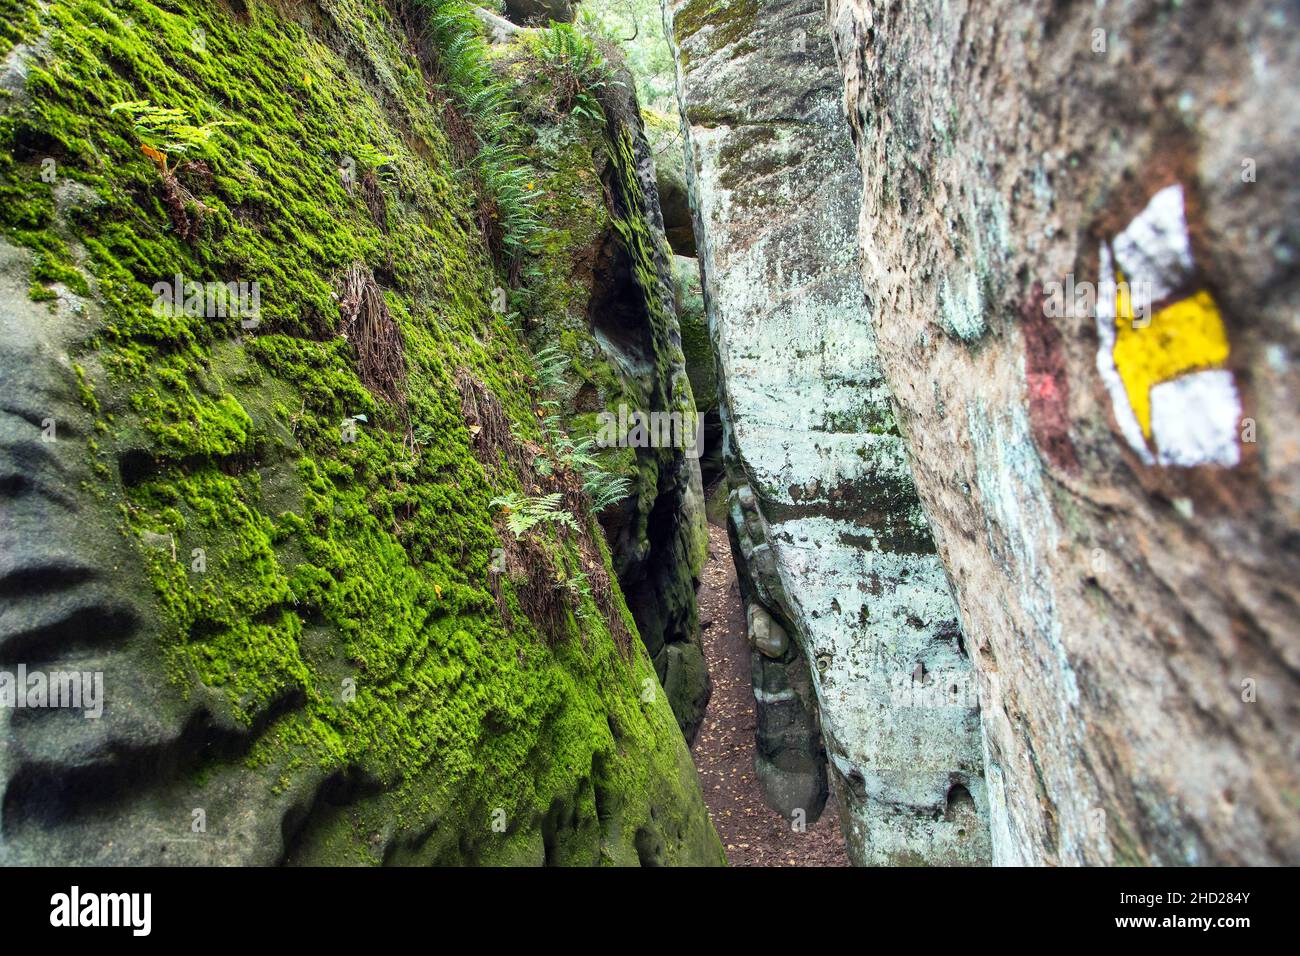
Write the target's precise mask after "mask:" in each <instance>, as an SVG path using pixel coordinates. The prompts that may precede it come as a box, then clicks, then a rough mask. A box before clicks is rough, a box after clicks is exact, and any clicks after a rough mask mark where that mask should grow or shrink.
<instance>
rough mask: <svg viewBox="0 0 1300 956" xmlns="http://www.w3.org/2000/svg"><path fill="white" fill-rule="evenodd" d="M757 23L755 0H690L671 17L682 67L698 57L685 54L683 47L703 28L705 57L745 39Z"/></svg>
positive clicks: (691, 53) (689, 53)
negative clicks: (706, 33) (705, 32)
mask: <svg viewBox="0 0 1300 956" xmlns="http://www.w3.org/2000/svg"><path fill="white" fill-rule="evenodd" d="M757 21H758V0H690V2H689V3H687V4H686V5H685V6H683V7H682V8H681V9H680V10H678V11H677V12H676V13H675V14H674V15H673V37H674V38H675V39H676V40H677V44H678V47H679V48H681V49H680V53H679V55H680V57H681V60H682V64H683V65H685V64H687V63H689V62H690V61H691V59H692V58H693V57H694V56H697V55H698V54H697V53H695V52H694V51H688V49H687V47H686V44H687V42H688V41H689V40H690V39H692V38H693V37H695V36H696V34H698V33H700V32H702V31H703V30H705V29H706V28H707V29H708V30H709V33H708V35H707V39H706V47H705V53H704V55H706V56H707V55H708V54H711V53H716V52H718V51H719V50H721V49H722V48H723V47H725V46H727V45H728V44H731V43H735V42H737V41H739V40H743V39H744V38H746V37H748V36H749V35H750V34H751V33H753V32H754V27H755V25H756V24H757Z"/></svg>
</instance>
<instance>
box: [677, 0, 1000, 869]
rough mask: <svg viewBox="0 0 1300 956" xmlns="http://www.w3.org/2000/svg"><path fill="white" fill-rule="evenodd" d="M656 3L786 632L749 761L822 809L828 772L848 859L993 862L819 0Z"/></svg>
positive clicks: (784, 805)
mask: <svg viewBox="0 0 1300 956" xmlns="http://www.w3.org/2000/svg"><path fill="white" fill-rule="evenodd" d="M665 22H666V25H667V28H668V30H669V33H670V34H671V38H672V41H673V44H674V47H675V54H676V58H677V63H678V70H679V77H678V84H679V95H680V98H681V105H682V111H683V115H684V117H685V126H686V131H687V156H688V162H687V172H688V176H689V178H690V186H691V197H692V203H693V206H694V212H695V216H696V238H697V248H698V252H699V257H700V263H701V270H702V273H703V277H704V297H705V300H706V303H707V310H708V319H709V326H710V331H711V334H712V337H713V341H714V347H715V350H716V354H717V362H718V368H719V372H720V379H721V381H720V383H719V384H720V388H721V389H722V396H721V398H722V402H721V404H722V412H723V423H724V426H725V448H724V453H725V456H726V461H727V472H728V478H729V481H730V483H731V486H732V488H733V491H732V495H731V509H730V510H731V517H730V521H729V524H730V531H731V535H732V540H733V546H734V547H733V550H734V552H735V553H736V555H737V563H738V566H739V568H740V571H741V589H742V596H743V598H744V600H745V601H746V603H747V605H757V606H758V607H756V608H755V609H754V613H753V614H751V619H752V618H759V619H760V620H761V619H763V618H767V617H769V616H770V619H771V620H772V623H774V624H775V625H776V626H778V627H780V628H781V629H782V630H783V631H784V632H785V633H786V634H787V635H788V637H789V646H788V647H786V648H785V652H784V653H783V654H779V655H776V656H773V652H776V651H777V650H778V649H779V645H780V643H781V642H780V641H779V640H776V641H773V640H772V639H771V638H772V635H773V634H774V631H773V630H772V628H771V627H770V626H766V625H765V626H764V627H763V628H762V631H763V634H762V638H763V644H764V645H766V646H765V648H763V649H760V650H756V651H755V652H754V654H755V658H754V659H755V695H756V698H757V701H758V706H759V730H758V737H759V754H760V759H759V761H758V771H759V776H760V780H761V781H762V783H763V786H764V789H765V791H766V793H767V795H768V798H769V800H771V802H772V803H773V805H774V806H776V807H777V808H778V809H781V810H782V811H783V812H787V813H790V812H792V811H793V810H794V809H799V808H800V807H799V806H798V805H797V804H792V801H794V800H803V801H807V803H806V805H804V806H803V807H801V808H802V809H804V810H805V811H806V812H807V813H808V815H809V817H810V818H815V816H816V814H817V813H819V812H820V810H821V804H822V803H823V802H824V800H825V782H824V781H825V779H826V776H827V775H829V779H830V782H831V785H832V786H834V787H835V788H836V793H837V797H838V799H839V804H840V806H841V807H842V808H843V819H842V823H843V829H844V832H845V836H846V840H847V842H848V845H849V851H850V856H851V857H852V858H853V859H854V861H855V862H858V863H861V864H866V863H897V862H930V863H942V862H961V863H977V862H986V861H987V860H988V857H989V836H988V830H987V824H986V814H987V799H986V794H985V789H984V777H983V768H982V760H981V747H980V734H979V717H978V710H977V707H976V706H975V704H974V701H973V696H972V695H970V694H967V693H964V691H965V690H969V684H970V680H969V673H970V671H969V668H970V664H969V661H968V659H967V657H966V652H965V647H964V644H963V640H962V636H961V633H960V629H959V628H958V626H957V612H956V608H955V607H954V605H953V603H952V600H951V597H950V594H949V590H948V585H947V582H946V580H945V577H944V572H943V569H942V567H941V566H940V563H939V558H938V556H937V555H936V554H935V553H934V546H933V542H932V540H931V537H930V533H929V530H928V527H927V524H926V520H925V517H924V515H923V513H922V511H921V508H920V504H919V502H918V501H917V499H916V495H915V491H914V489H913V485H912V480H911V477H910V474H909V472H908V468H907V462H906V454H905V450H904V445H903V442H902V440H901V438H900V437H899V434H898V431H897V429H896V427H895V424H894V417H893V414H892V411H891V408H890V402H889V393H888V388H887V386H886V383H885V381H884V378H883V375H882V372H881V366H880V359H879V356H878V354H877V350H876V346H875V340H874V336H873V335H872V331H871V325H870V321H869V319H870V316H869V313H868V310H867V309H866V308H865V306H864V299H863V291H862V284H861V281H860V276H859V270H858V266H857V241H856V223H857V219H858V196H859V195H860V193H861V180H860V176H859V174H858V171H857V168H856V163H855V158H854V154H853V151H852V144H851V142H850V139H849V135H848V129H847V124H846V122H845V121H844V119H843V116H842V113H841V109H840V106H839V102H840V98H841V97H840V86H841V81H840V77H839V74H838V72H837V67H836V64H835V58H834V54H833V50H832V48H831V45H830V42H829V38H828V36H827V35H826V29H825V21H824V19H823V14H822V8H821V5H820V3H818V2H813V0H788V2H754V0H733V2H730V3H712V2H706V0H680V2H679V0H668V2H667V3H666V4H665ZM764 650H766V651H767V652H768V653H764ZM819 728H820V733H818V729H819ZM823 749H824V754H823V752H822V751H823ZM827 763H828V767H827ZM828 770H829V774H828Z"/></svg>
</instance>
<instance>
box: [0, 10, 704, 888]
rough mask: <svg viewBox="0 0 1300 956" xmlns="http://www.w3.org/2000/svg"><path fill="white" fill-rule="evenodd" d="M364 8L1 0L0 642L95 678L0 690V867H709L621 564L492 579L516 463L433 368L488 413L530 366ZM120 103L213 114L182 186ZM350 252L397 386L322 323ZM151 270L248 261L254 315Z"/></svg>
mask: <svg viewBox="0 0 1300 956" xmlns="http://www.w3.org/2000/svg"><path fill="white" fill-rule="evenodd" d="M398 7H399V5H395V4H388V5H383V6H381V5H377V4H373V3H367V2H362V0H319V2H317V3H314V4H292V3H269V2H261V0H244V2H239V3H234V4H227V3H220V2H208V0H204V2H197V0H173V2H169V3H167V4H165V5H161V4H155V3H150V2H146V0H75V2H74V0H67V2H64V0H54V2H36V0H4V2H3V3H0V11H2V12H3V14H4V15H3V17H2V18H0V20H2V21H3V24H4V27H3V31H0V57H3V67H2V68H0V72H2V74H3V75H2V78H0V89H3V91H4V92H3V94H0V95H2V96H3V99H2V100H0V230H2V231H0V314H3V321H4V324H3V327H2V328H0V376H3V379H4V382H3V387H4V391H5V395H6V403H5V407H4V408H3V409H2V410H0V456H2V457H0V477H2V479H3V480H0V494H3V496H4V498H5V500H4V502H3V519H2V520H0V554H3V556H4V557H3V564H2V565H0V580H3V582H4V587H5V593H6V602H7V603H6V607H5V613H4V615H3V616H2V617H0V655H2V656H3V657H4V661H5V667H6V668H9V669H12V668H14V667H16V666H17V665H18V664H20V663H21V664H24V665H26V666H27V667H29V668H33V669H35V668H43V669H45V670H74V669H75V670H77V671H85V672H90V673H94V672H98V673H102V675H103V687H104V710H103V714H102V716H101V717H100V718H98V719H87V718H85V717H84V716H83V715H82V713H80V712H77V711H72V710H69V709H66V708H65V709H57V710H56V709H48V710H11V709H5V710H3V711H0V720H2V721H3V724H2V725H0V727H2V730H0V732H2V733H3V739H4V746H3V747H0V782H2V783H3V787H4V799H3V804H2V811H0V812H2V813H3V818H2V820H0V861H2V862H5V863H90V862H94V863H198V862H204V863H259V864H261V863H380V862H388V863H447V864H469V863H531V864H543V863H587V864H597V863H614V864H622V863H631V864H635V863H637V862H641V863H647V864H659V863H696V864H717V863H721V862H722V854H721V848H720V845H719V843H718V840H717V837H716V835H715V834H714V832H713V829H712V826H711V824H710V823H709V821H708V817H707V813H706V810H705V808H704V805H703V802H702V800H701V798H700V794H699V789H698V783H697V781H696V778H695V771H694V769H693V767H692V765H691V763H690V758H689V755H688V753H687V750H686V746H685V744H684V742H683V740H682V737H681V735H680V733H679V730H678V726H677V723H676V721H675V720H674V717H673V714H672V712H671V710H670V708H669V706H668V703H667V701H666V700H665V697H664V695H663V694H662V693H647V692H646V689H647V688H654V687H657V681H656V674H655V670H654V667H653V665H652V662H651V660H650V658H649V656H648V655H647V654H646V653H645V651H644V649H643V648H642V646H641V644H640V642H639V641H637V640H632V641H631V642H630V645H629V646H626V647H621V646H620V643H619V642H618V641H616V639H615V638H614V637H613V636H611V631H612V630H613V631H622V632H624V633H628V632H630V633H631V634H632V635H633V636H634V637H635V635H636V630H635V626H634V623H633V621H632V618H631V615H630V614H629V613H628V612H627V609H626V606H625V604H624V602H623V600H622V597H621V594H619V593H618V592H617V590H616V591H615V601H614V605H615V609H614V614H615V615H616V617H617V618H618V620H615V619H613V618H610V617H608V616H603V615H602V614H601V613H600V612H599V611H598V609H593V608H591V607H585V606H584V607H580V608H575V609H574V610H573V611H572V612H566V614H565V616H564V619H563V620H562V621H561V622H560V625H559V628H558V631H555V630H554V629H553V630H552V631H550V632H546V633H544V629H543V628H540V627H538V626H536V625H534V624H533V623H532V622H531V621H530V619H529V617H528V616H527V613H526V611H527V609H526V608H525V607H524V606H523V604H522V603H521V601H520V598H519V595H518V594H517V593H516V587H515V583H514V581H513V580H512V579H510V578H509V577H506V578H505V580H504V581H503V582H502V583H501V585H500V587H499V588H498V589H497V590H498V593H497V594H494V593H493V588H492V587H491V586H490V582H491V581H492V574H493V568H492V566H493V562H494V560H495V555H497V554H499V553H500V552H499V550H498V549H500V548H501V547H502V537H501V535H502V532H501V530H500V529H499V527H498V526H497V524H495V523H494V513H493V509H492V508H491V506H490V501H491V499H492V498H493V496H494V495H496V494H499V493H501V492H502V491H503V490H505V489H507V488H509V487H512V486H513V485H515V484H517V480H516V478H515V477H514V476H513V475H512V474H511V473H510V471H509V469H508V467H507V465H506V463H505V462H502V463H501V467H499V468H498V467H496V466H495V465H492V464H489V465H487V466H485V465H484V464H481V462H480V458H479V457H478V456H476V455H475V453H474V442H475V434H474V433H472V432H471V430H470V429H469V428H467V425H466V422H465V418H464V416H463V413H462V409H461V400H460V394H459V391H458V387H457V382H458V378H459V377H462V376H465V375H468V376H469V377H471V378H472V379H473V380H475V381H476V382H478V383H481V385H482V387H483V388H484V389H485V390H486V391H487V392H489V393H491V394H492V395H494V396H495V397H496V398H497V399H498V400H499V401H500V403H501V405H502V407H503V408H504V410H505V412H506V414H507V415H508V417H509V419H510V420H511V421H512V422H513V425H514V429H515V431H516V433H517V434H518V435H519V436H520V439H521V440H538V439H539V435H538V426H537V420H536V413H535V409H534V401H535V396H533V395H532V394H531V393H530V391H529V389H528V388H527V387H526V384H527V381H528V377H529V374H530V372H529V365H528V360H527V350H526V346H525V343H524V342H523V340H522V339H521V337H520V336H519V334H518V333H517V332H516V331H515V330H513V329H512V328H511V327H510V326H509V325H508V323H507V322H506V321H505V319H504V317H503V316H502V315H501V314H500V313H498V312H495V311H493V309H492V303H493V289H494V288H495V287H496V286H497V285H498V283H499V282H500V281H501V278H500V275H499V273H498V272H497V270H496V269H494V266H493V262H492V258H491V256H490V254H489V251H488V247H487V244H486V242H485V240H484V238H483V232H482V230H481V229H480V228H479V223H478V222H477V221H476V216H475V211H476V210H475V207H474V203H473V199H472V190H471V189H470V188H469V187H468V186H467V180H468V177H467V176H466V174H465V171H464V170H462V169H460V168H459V165H458V162H457V160H456V159H455V157H456V156H457V151H456V150H455V149H454V148H453V144H452V142H451V141H449V138H448V134H447V125H446V123H447V115H448V113H447V110H446V109H445V104H444V102H443V101H442V100H441V99H440V98H439V97H438V96H437V95H436V94H431V86H430V83H429V79H428V76H427V75H426V68H427V64H422V61H421V59H420V58H419V57H417V55H416V54H415V53H414V52H412V51H416V50H418V49H419V48H420V43H419V42H417V40H418V38H417V37H416V36H415V35H414V34H412V33H409V32H408V28H407V27H406V26H405V25H404V24H405V23H407V22H408V20H407V16H408V15H409V14H410V12H411V11H410V9H409V8H407V7H404V6H402V7H401V8H400V9H396V8H398ZM395 10H396V12H394V11H395ZM409 22H414V20H413V19H412V20H411V21H409ZM143 100H148V101H149V102H150V103H151V104H152V105H153V106H161V107H168V108H174V109H178V110H182V111H184V113H185V114H186V115H187V116H188V117H190V118H191V119H192V122H193V123H194V124H195V125H204V124H212V125H211V128H210V132H211V134H212V135H211V139H210V141H209V142H208V144H207V145H206V146H201V147H198V148H196V149H194V150H193V151H192V152H190V153H188V154H185V155H181V154H179V153H177V154H174V155H172V156H170V157H169V162H168V170H169V174H170V173H174V174H175V180H174V181H175V183H176V184H177V185H179V186H181V187H183V189H184V190H185V193H177V192H175V191H174V190H172V188H171V186H170V185H169V184H168V181H167V179H166V177H165V176H164V174H163V173H162V172H161V171H160V169H159V167H158V165H157V164H156V163H155V162H154V161H152V160H151V159H150V158H148V157H147V156H146V155H144V154H143V153H142V150H141V144H140V141H139V137H138V135H137V133H136V131H135V130H133V128H132V124H131V123H130V122H129V121H128V119H127V118H126V117H125V115H124V114H123V113H122V112H120V111H119V112H118V113H116V114H115V113H113V112H112V107H113V106H114V105H115V104H118V103H123V102H130V101H143ZM216 124H220V125H216ZM373 156H382V157H385V161H384V162H383V163H382V164H379V165H382V174H381V175H378V176H376V177H373V178H372V179H369V180H368V181H367V182H366V183H365V188H362V184H361V180H363V179H365V176H364V174H365V173H367V172H373V171H375V170H368V169H367V157H373ZM184 160H193V161H194V162H195V163H196V165H193V166H188V167H185V166H183V165H182V162H183V161H184ZM200 162H201V164H202V165H198V163H200ZM353 172H356V173H357V175H358V179H357V180H355V181H354V180H352V179H351V178H350V176H351V174H352V173H353ZM177 197H180V199H181V201H180V202H179V203H177V202H176V201H175V200H176V199H177ZM178 207H179V208H178ZM190 227H192V229H191V228H190ZM189 231H192V233H193V234H192V236H191V237H190V238H189V239H188V240H187V239H184V238H182V237H181V235H180V233H181V232H189ZM357 264H360V266H361V267H362V270H363V271H364V272H365V274H367V275H369V276H373V277H374V280H375V283H376V287H377V289H378V290H379V294H380V295H381V296H382V301H383V303H384V308H385V310H386V312H387V314H388V315H389V316H391V317H392V319H393V321H394V322H395V324H396V327H397V329H399V330H400V333H401V336H402V341H403V342H404V347H403V349H402V353H403V354H402V359H403V362H404V365H405V370H406V372H405V376H404V380H403V381H402V383H401V385H402V389H401V391H402V398H403V399H404V401H403V402H400V403H394V402H392V401H390V400H388V399H386V398H382V397H376V394H375V393H374V392H372V390H371V389H369V388H367V387H366V386H365V385H363V383H362V379H361V377H360V375H359V374H358V371H357V356H356V348H357V344H356V343H354V342H350V341H348V340H347V339H346V338H345V337H343V335H341V332H342V331H343V329H342V323H341V320H340V302H339V299H338V296H339V289H340V284H339V279H340V277H341V276H342V275H343V274H344V273H345V272H346V271H347V270H349V269H350V268H352V267H353V266H355V265H357ZM178 276H179V277H181V278H182V283H183V284H184V283H187V282H197V283H229V282H248V283H251V282H256V283H258V288H259V290H260V310H259V312H258V315H257V322H256V324H255V326H253V327H243V323H241V320H240V317H238V316H227V317H210V316H206V315H203V314H200V315H192V314H189V313H187V312H186V310H184V309H181V310H180V312H179V314H170V313H169V311H168V310H165V309H160V308H157V307H156V306H157V302H155V299H156V298H157V292H156V290H155V284H157V283H166V282H174V281H175V279H174V277H178ZM578 520H579V521H580V522H584V523H586V522H591V521H593V520H594V519H593V517H592V516H591V515H590V514H582V515H579V516H578ZM545 546H546V548H548V549H550V551H552V552H553V553H554V554H555V556H556V561H557V562H558V563H559V565H560V566H561V567H566V566H572V561H573V560H575V557H574V552H573V548H572V544H571V542H569V543H567V544H566V542H565V540H564V539H563V538H562V537H556V538H555V539H554V540H548V541H547V542H546V543H545ZM604 562H605V566H606V567H607V568H609V567H611V565H610V564H609V562H608V556H607V555H605V557H604ZM502 606H504V607H505V608H506V609H507V611H508V612H509V618H510V621H511V622H512V623H511V624H510V625H509V626H507V625H506V623H505V621H504V619H503V614H502V611H501V607H502Z"/></svg>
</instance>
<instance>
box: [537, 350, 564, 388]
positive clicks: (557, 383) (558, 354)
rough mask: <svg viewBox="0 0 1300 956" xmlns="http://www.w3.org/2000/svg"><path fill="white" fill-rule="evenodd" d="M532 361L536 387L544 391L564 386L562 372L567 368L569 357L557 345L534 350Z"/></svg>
mask: <svg viewBox="0 0 1300 956" xmlns="http://www.w3.org/2000/svg"><path fill="white" fill-rule="evenodd" d="M532 363H533V375H534V376H535V377H536V379H537V386H538V388H540V389H541V390H542V391H544V392H558V391H560V390H561V389H563V388H564V386H565V384H566V383H565V380H564V373H565V372H566V371H568V369H569V357H568V356H567V355H565V354H564V352H563V351H562V350H561V349H560V347H559V346H556V345H549V346H547V347H546V348H544V349H541V350H540V351H537V352H534V353H533V356H532Z"/></svg>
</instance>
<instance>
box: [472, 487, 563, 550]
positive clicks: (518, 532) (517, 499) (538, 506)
mask: <svg viewBox="0 0 1300 956" xmlns="http://www.w3.org/2000/svg"><path fill="white" fill-rule="evenodd" d="M563 502H564V496H563V495H562V494H561V493H560V492H558V491H556V492H552V493H551V494H549V495H538V496H536V497H532V498H530V497H528V496H526V495H523V494H520V493H519V492H517V491H512V492H510V493H509V494H506V495H501V496H499V497H497V498H493V499H492V501H491V504H492V507H494V508H500V509H501V511H502V513H503V514H504V515H505V518H506V527H507V528H508V529H509V530H510V533H511V534H513V535H514V536H515V539H516V540H518V539H519V538H522V537H523V536H524V535H525V534H527V533H528V532H529V531H531V530H532V529H533V528H535V527H537V526H538V525H539V524H557V525H563V526H564V527H566V528H570V529H572V530H573V531H577V530H578V521H577V519H576V518H574V517H573V515H572V514H570V513H569V512H568V511H566V510H565V509H564V504H563Z"/></svg>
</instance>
